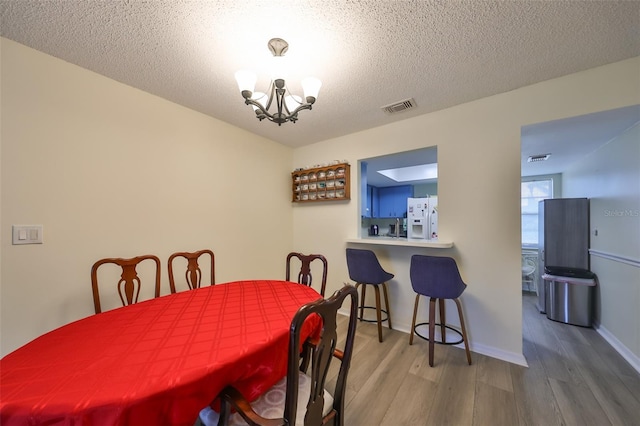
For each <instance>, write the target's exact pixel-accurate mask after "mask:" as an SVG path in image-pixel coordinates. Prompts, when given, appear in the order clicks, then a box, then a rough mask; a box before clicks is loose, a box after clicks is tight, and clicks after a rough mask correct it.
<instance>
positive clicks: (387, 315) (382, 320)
mask: <svg viewBox="0 0 640 426" xmlns="http://www.w3.org/2000/svg"><path fill="white" fill-rule="evenodd" d="M362 308H364V309H373V310H374V311H375V310H376V307H375V306H362ZM358 309H360V307H358ZM380 312H381V313H383V314H384V315H385V316H383V317H382V319H381V320H380V321H381V322H385V321H387V320H388V318H389V313H388V312H387V311H385V310H384V309H380ZM358 319H359V320H360V321H364V322H378V319H377V318H374V319H365V318H363V317H360V316H358Z"/></svg>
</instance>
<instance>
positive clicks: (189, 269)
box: [167, 250, 216, 293]
mask: <svg viewBox="0 0 640 426" xmlns="http://www.w3.org/2000/svg"><path fill="white" fill-rule="evenodd" d="M202 256H205V258H206V257H207V256H208V257H209V260H210V262H211V264H210V266H209V270H210V271H211V278H210V279H209V280H208V285H214V284H215V282H216V281H215V256H214V255H213V252H212V251H211V250H200V251H196V252H184V251H183V252H178V253H173V254H172V255H171V256H169V260H168V262H167V263H168V265H169V288H170V290H171V293H175V292H176V279H175V276H174V273H173V269H174V261H175V260H176V258H178V257H182V258H184V259H186V261H187V265H186V270H185V273H184V281H185V282H186V284H187V288H188V290H193V289H196V288H200V286H201V285H202V284H203V282H202V269H200V264H199V263H198V262H199V261H200V257H202ZM203 259H204V258H203ZM205 284H206V282H205Z"/></svg>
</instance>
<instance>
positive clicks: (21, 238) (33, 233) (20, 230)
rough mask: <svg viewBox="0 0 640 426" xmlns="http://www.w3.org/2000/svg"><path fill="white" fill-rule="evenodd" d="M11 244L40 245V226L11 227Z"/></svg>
mask: <svg viewBox="0 0 640 426" xmlns="http://www.w3.org/2000/svg"><path fill="white" fill-rule="evenodd" d="M11 228H12V231H13V232H12V234H13V239H12V241H13V244H14V245H18V244H42V225H13V226H12V227H11Z"/></svg>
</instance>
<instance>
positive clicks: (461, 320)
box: [453, 299, 471, 365]
mask: <svg viewBox="0 0 640 426" xmlns="http://www.w3.org/2000/svg"><path fill="white" fill-rule="evenodd" d="M453 300H454V301H455V302H456V306H457V307H458V316H459V317H460V329H461V330H462V340H464V350H465V351H466V352H467V362H468V363H469V365H471V352H469V342H468V340H467V329H466V327H465V326H464V316H463V315H462V305H461V304H460V300H458V299H453Z"/></svg>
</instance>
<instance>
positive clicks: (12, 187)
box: [0, 39, 292, 355]
mask: <svg viewBox="0 0 640 426" xmlns="http://www.w3.org/2000/svg"><path fill="white" fill-rule="evenodd" d="M1 54H2V69H1V71H2V75H1V78H2V86H1V90H2V101H1V102H2V103H1V108H2V109H1V113H2V127H1V144H2V145H1V155H2V157H1V159H2V163H1V173H2V174H1V177H2V182H1V184H2V186H1V193H0V195H1V202H2V204H1V207H2V209H1V236H2V243H1V250H2V252H1V254H2V259H1V265H2V269H1V274H2V275H1V282H0V285H1V294H2V296H1V303H2V305H1V327H2V328H1V336H2V337H1V345H2V347H1V352H2V354H3V355H4V354H6V353H8V352H10V351H12V350H13V349H15V348H17V347H18V346H20V345H22V344H24V343H26V342H28V341H29V340H31V339H33V338H35V337H37V336H38V335H40V334H42V333H44V332H46V331H49V330H51V329H53V328H56V327H58V326H60V325H62V324H65V323H68V322H70V321H72V320H75V319H78V318H82V317H85V316H87V315H91V314H92V313H93V301H92V296H91V286H90V268H91V265H92V264H93V262H95V261H96V260H98V259H100V258H103V257H132V256H136V255H140V254H155V255H157V256H159V257H160V259H161V260H162V261H163V269H162V280H163V282H162V288H163V293H167V292H168V282H167V278H166V275H167V270H166V259H167V257H168V256H169V255H170V254H171V253H173V252H175V251H184V250H198V249H202V248H211V249H212V250H213V251H214V252H215V253H216V256H217V257H216V264H217V271H216V272H217V280H218V281H219V282H223V281H231V280H236V279H243V278H257V277H261V278H262V277H268V278H284V265H283V262H284V261H283V259H284V257H285V255H286V253H287V252H288V251H290V246H291V243H292V227H291V217H292V213H291V202H290V192H289V188H290V175H289V172H290V170H291V158H292V152H291V149H290V148H288V147H284V146H282V145H280V144H277V143H274V142H273V141H269V140H266V139H263V138H260V137H258V136H255V135H253V134H250V133H247V132H245V131H242V130H240V129H238V128H235V127H233V126H230V125H228V124H226V123H223V122H221V121H218V120H215V119H213V118H210V117H207V116H204V115H202V114H199V113H197V112H194V111H191V110H189V109H186V108H183V107H181V106H178V105H176V104H172V103H170V102H167V101H166V100H163V99H161V98H158V97H155V96H152V95H150V94H147V93H145V92H142V91H140V90H137V89H133V88H131V87H128V86H125V85H123V84H120V83H117V82H115V81H113V80H110V79H107V78H105V77H102V76H100V75H98V74H95V73H92V72H90V71H87V70H85V69H82V68H79V67H76V66H73V65H70V64H69V63H66V62H63V61H61V60H58V59H55V58H53V57H51V56H47V55H45V54H42V53H40V52H37V51H35V50H32V49H29V48H26V47H24V46H22V45H19V44H16V43H14V42H12V41H9V40H7V39H2V45H1ZM256 221H259V222H260V224H262V225H260V229H261V230H264V229H265V225H264V224H267V229H271V230H273V231H276V230H277V235H274V234H268V233H265V232H259V233H257V232H255V231H256V227H257V226H258V225H257V223H256ZM14 224H42V225H44V244H42V245H28V246H12V245H11V225H14Z"/></svg>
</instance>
